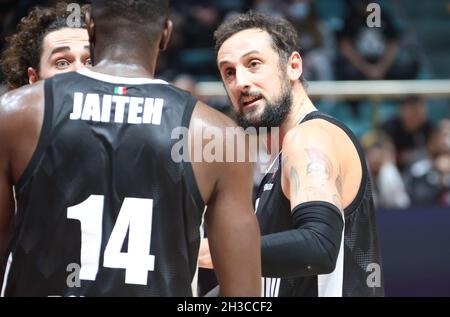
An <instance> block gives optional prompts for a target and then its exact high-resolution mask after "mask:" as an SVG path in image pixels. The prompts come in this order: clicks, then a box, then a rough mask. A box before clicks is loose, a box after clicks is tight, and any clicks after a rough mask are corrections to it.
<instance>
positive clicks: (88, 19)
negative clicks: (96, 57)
mask: <svg viewBox="0 0 450 317" xmlns="http://www.w3.org/2000/svg"><path fill="white" fill-rule="evenodd" d="M84 19H85V21H86V29H87V32H88V35H89V42H92V40H93V39H94V35H95V32H94V30H95V23H94V19H92V15H91V11H89V10H88V11H86V16H85V18H84Z"/></svg>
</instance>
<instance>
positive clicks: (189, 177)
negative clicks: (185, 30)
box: [0, 0, 261, 296]
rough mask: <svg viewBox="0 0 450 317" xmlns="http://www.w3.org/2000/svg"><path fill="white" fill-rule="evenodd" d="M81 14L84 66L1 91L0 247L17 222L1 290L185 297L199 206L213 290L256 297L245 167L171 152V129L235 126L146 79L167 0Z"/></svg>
mask: <svg viewBox="0 0 450 317" xmlns="http://www.w3.org/2000/svg"><path fill="white" fill-rule="evenodd" d="M86 21H87V29H88V34H89V40H90V44H91V56H93V57H94V58H95V59H94V62H95V67H94V68H93V70H92V71H91V70H88V69H85V70H81V71H78V72H71V73H67V74H60V75H56V76H54V77H53V78H50V79H47V80H45V81H40V82H38V83H36V84H34V85H31V86H26V87H22V88H20V89H18V90H15V91H12V92H10V93H8V94H6V95H5V96H3V97H2V99H1V100H0V247H1V250H0V251H1V252H4V251H5V249H6V240H7V237H6V234H5V233H6V232H7V231H8V230H7V229H8V227H9V226H10V225H11V222H12V219H13V218H15V219H14V234H13V237H12V240H11V243H10V244H9V248H8V254H9V257H10V258H11V266H10V267H8V268H6V272H5V278H4V284H3V288H2V292H3V294H4V295H6V296H27V295H39V296H48V295H50V296H55V295H56V296H58V295H59V296H61V295H62V296H190V295H192V290H191V280H192V278H193V275H194V272H195V267H196V259H197V255H198V247H199V236H200V234H199V227H200V222H201V219H202V214H203V211H204V206H205V204H207V205H208V208H207V211H206V223H207V231H208V236H209V238H210V245H211V253H212V258H213V261H214V265H215V267H216V270H217V276H218V280H219V283H220V286H221V295H224V296H258V295H259V294H260V291H261V290H260V284H261V280H260V276H261V270H260V242H259V229H258V224H257V221H256V217H255V215H254V214H253V212H252V206H251V198H250V197H251V186H252V184H251V183H252V176H251V170H250V168H249V167H250V166H249V164H248V163H221V162H218V161H214V162H212V163H206V162H205V161H203V160H200V161H197V160H196V161H195V163H189V160H188V161H186V160H183V161H181V163H179V162H178V161H177V160H176V159H174V156H173V153H172V149H173V146H174V144H175V143H176V142H178V141H179V140H175V139H172V135H173V130H174V129H178V128H186V129H188V130H189V139H188V140H185V141H186V143H189V144H195V142H197V141H198V140H194V137H193V136H194V133H191V132H194V131H197V130H198V129H200V130H202V129H208V128H210V127H215V129H221V130H225V128H226V127H228V126H232V122H230V120H229V119H227V118H226V117H225V116H223V115H221V114H220V113H218V112H217V111H215V110H213V109H211V108H209V107H207V106H206V105H204V104H202V103H200V102H198V101H197V100H195V98H193V97H192V96H191V95H190V94H188V93H186V92H184V91H182V90H180V89H177V88H175V87H174V86H171V85H169V84H167V83H166V82H164V81H161V80H156V79H153V74H154V71H155V65H156V61H157V55H158V51H159V50H162V49H164V48H165V47H166V45H167V42H168V40H169V37H170V33H171V29H172V23H171V21H170V20H169V19H168V1H167V0H151V1H140V0H135V1H129V0H126V1H125V0H98V1H95V2H93V4H92V11H91V14H90V15H88V16H87V18H86ZM200 141H203V143H205V142H204V140H200ZM224 143H225V142H224ZM189 149H190V148H188V149H187V152H189V156H192V152H193V149H192V148H191V149H190V150H189ZM237 177H239V179H240V180H241V181H240V182H239V184H236V183H235V179H236V178H237ZM13 186H14V189H15V191H14V192H13V190H12V187H13ZM14 193H15V196H16V198H17V211H16V215H15V217H14Z"/></svg>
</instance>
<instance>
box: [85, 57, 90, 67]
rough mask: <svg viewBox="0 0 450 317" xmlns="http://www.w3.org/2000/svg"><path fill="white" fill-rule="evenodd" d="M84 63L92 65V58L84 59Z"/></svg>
mask: <svg viewBox="0 0 450 317" xmlns="http://www.w3.org/2000/svg"><path fill="white" fill-rule="evenodd" d="M84 65H86V66H92V60H91V59H90V58H88V59H86V61H85V62H84Z"/></svg>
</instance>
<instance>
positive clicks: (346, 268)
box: [255, 111, 384, 297]
mask: <svg viewBox="0 0 450 317" xmlns="http://www.w3.org/2000/svg"><path fill="white" fill-rule="evenodd" d="M313 119H322V120H326V121H328V122H331V123H333V124H335V125H336V126H338V127H339V128H341V129H342V130H343V131H344V132H345V133H346V134H347V135H348V136H349V137H350V139H351V140H352V142H353V144H354V145H355V147H356V149H357V151H358V154H359V157H360V161H361V167H362V181H361V184H360V188H359V191H358V194H357V196H356V198H355V200H354V201H353V202H352V203H351V204H350V205H349V206H348V207H347V208H345V210H344V214H345V219H344V235H343V239H342V243H341V248H340V251H339V256H338V259H337V263H336V268H335V270H334V272H333V273H331V274H327V275H318V276H317V275H315V276H306V277H299V278H288V279H285V278H282V279H280V278H263V285H262V286H263V295H264V296H271V297H273V296H383V295H384V286H383V283H384V282H383V276H382V271H381V257H380V252H379V246H378V237H377V230H376V221H375V208H374V204H373V197H372V189H371V185H370V178H369V172H368V170H367V166H366V163H365V159H364V154H363V152H362V149H361V147H360V145H359V143H358V141H357V139H356V137H355V136H354V135H353V133H352V132H351V131H350V130H349V129H348V128H347V127H346V126H345V125H344V124H342V123H341V122H339V121H337V120H336V119H334V118H332V117H330V116H328V115H325V114H322V113H320V112H318V111H316V112H312V113H310V114H308V115H307V116H306V117H305V119H304V120H303V121H302V122H305V121H308V120H313ZM300 124H301V123H300ZM280 162H281V155H280V156H279V157H278V159H277V161H276V162H275V164H274V166H273V167H271V168H270V169H269V171H268V172H267V174H266V175H265V177H264V179H263V181H262V182H261V185H260V187H259V189H258V195H257V200H256V204H255V208H256V211H257V213H256V215H257V217H258V221H259V225H260V229H261V234H262V235H265V234H270V233H275V232H280V231H285V230H290V229H293V228H294V225H293V223H292V217H291V207H290V202H289V200H288V199H287V198H286V197H285V196H284V193H283V191H282V188H281V169H280V168H279V166H280ZM299 252H301V250H299Z"/></svg>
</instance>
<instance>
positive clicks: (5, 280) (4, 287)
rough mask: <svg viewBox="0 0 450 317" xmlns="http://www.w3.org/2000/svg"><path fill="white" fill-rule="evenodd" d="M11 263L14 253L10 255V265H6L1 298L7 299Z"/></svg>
mask: <svg viewBox="0 0 450 317" xmlns="http://www.w3.org/2000/svg"><path fill="white" fill-rule="evenodd" d="M11 263H12V253H10V254H9V257H8V263H7V264H6V270H5V275H4V276H3V286H2V292H1V294H0V297H5V291H6V284H7V281H8V276H9V270H10V268H11Z"/></svg>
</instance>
